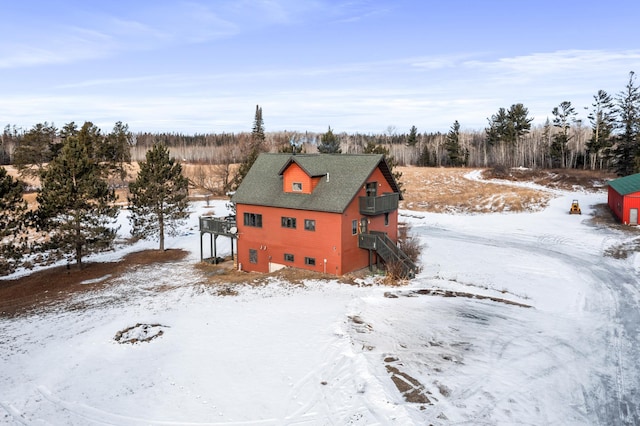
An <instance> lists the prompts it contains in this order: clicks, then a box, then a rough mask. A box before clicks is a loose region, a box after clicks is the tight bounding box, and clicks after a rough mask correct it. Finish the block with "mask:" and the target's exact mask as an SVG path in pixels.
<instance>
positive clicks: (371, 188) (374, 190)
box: [365, 182, 378, 197]
mask: <svg viewBox="0 0 640 426" xmlns="http://www.w3.org/2000/svg"><path fill="white" fill-rule="evenodd" d="M365 189H366V191H367V197H375V196H377V195H378V182H368V183H367V186H366V187H365Z"/></svg>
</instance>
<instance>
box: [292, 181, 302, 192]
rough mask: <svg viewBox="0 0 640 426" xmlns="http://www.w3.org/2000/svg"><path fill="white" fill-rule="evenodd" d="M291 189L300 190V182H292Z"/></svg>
mask: <svg viewBox="0 0 640 426" xmlns="http://www.w3.org/2000/svg"><path fill="white" fill-rule="evenodd" d="M291 189H292V190H293V191H294V192H302V182H293V183H292V184H291Z"/></svg>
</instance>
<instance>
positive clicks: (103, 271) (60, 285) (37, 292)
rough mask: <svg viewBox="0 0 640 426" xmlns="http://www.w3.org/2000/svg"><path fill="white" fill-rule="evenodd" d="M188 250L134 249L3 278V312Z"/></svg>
mask: <svg viewBox="0 0 640 426" xmlns="http://www.w3.org/2000/svg"><path fill="white" fill-rule="evenodd" d="M187 254H188V252H186V251H184V250H165V251H160V250H146V251H141V252H136V253H131V254H129V255H127V256H125V257H124V258H123V259H122V260H120V261H118V262H110V263H98V262H94V263H86V264H84V265H83V268H82V269H78V268H77V267H76V266H75V265H70V267H69V268H67V267H66V266H58V267H55V268H49V269H44V270H42V271H38V272H34V273H32V274H29V275H27V276H24V277H21V278H17V279H13V280H0V316H9V317H11V316H15V315H18V314H22V313H25V312H29V311H31V310H33V309H35V308H38V307H41V306H44V305H50V304H53V303H56V302H58V301H60V300H65V299H67V298H68V297H69V296H70V295H71V294H73V293H76V292H85V291H91V290H96V289H99V288H101V287H103V286H105V285H108V283H109V281H110V280H111V279H113V278H116V277H118V276H120V275H122V274H123V273H124V272H125V271H127V270H128V269H130V268H135V267H136V266H140V265H147V264H151V263H156V262H174V261H178V260H181V259H183V258H184V257H185V256H186V255H187ZM101 278H105V279H104V280H101ZM87 282H89V283H87ZM91 282H93V283H91Z"/></svg>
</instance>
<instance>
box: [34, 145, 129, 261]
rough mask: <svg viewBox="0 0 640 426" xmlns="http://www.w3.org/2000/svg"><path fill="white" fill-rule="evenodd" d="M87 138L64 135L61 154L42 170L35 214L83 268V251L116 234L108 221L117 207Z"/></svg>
mask: <svg viewBox="0 0 640 426" xmlns="http://www.w3.org/2000/svg"><path fill="white" fill-rule="evenodd" d="M90 148H91V147H90V146H88V145H87V138H84V139H81V138H80V137H79V135H76V136H70V137H68V138H66V139H65V142H64V144H63V146H62V149H61V151H60V154H59V155H58V156H57V157H55V158H54V159H53V160H52V161H51V162H50V163H49V166H48V167H47V168H46V169H45V170H44V171H43V172H42V173H41V182H42V189H41V190H40V192H39V193H38V196H37V201H38V204H39V207H38V212H37V214H38V219H39V220H40V225H41V227H42V229H44V230H45V231H47V233H48V235H49V236H50V237H51V243H52V244H51V245H52V246H55V247H57V248H58V249H59V250H60V251H61V252H62V253H63V254H64V255H71V256H72V257H75V261H76V264H77V266H78V268H82V257H83V256H84V255H86V254H87V253H90V252H93V251H99V250H104V249H108V248H110V247H111V245H112V243H113V240H114V238H115V235H116V229H114V228H113V227H112V226H110V225H112V224H113V221H114V218H115V217H116V215H117V213H118V208H117V207H115V206H114V204H113V203H114V202H115V199H116V197H115V193H114V191H113V190H112V189H110V188H109V186H108V185H107V182H106V180H105V179H104V176H103V168H102V167H101V166H100V164H99V163H98V162H97V161H96V160H95V159H94V158H92V156H91V155H90V154H89V152H90Z"/></svg>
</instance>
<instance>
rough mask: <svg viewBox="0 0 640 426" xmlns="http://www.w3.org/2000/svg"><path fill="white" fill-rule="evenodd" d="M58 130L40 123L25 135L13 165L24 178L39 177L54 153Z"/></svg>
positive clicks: (14, 156)
mask: <svg viewBox="0 0 640 426" xmlns="http://www.w3.org/2000/svg"><path fill="white" fill-rule="evenodd" d="M56 135H57V129H56V128H55V126H54V125H53V124H51V125H49V124H47V123H46V122H45V123H44V124H43V123H38V124H36V125H35V126H33V128H32V129H31V130H29V131H28V132H27V133H25V134H24V136H23V137H22V138H21V139H20V141H19V144H18V145H17V146H16V149H15V151H14V153H13V164H14V165H15V166H16V167H17V168H18V170H19V171H20V174H21V175H22V176H25V175H26V176H38V174H40V173H41V172H42V170H43V168H44V164H45V163H47V162H49V161H51V159H52V158H53V157H54V156H55V154H56V153H55V152H53V149H54V145H55V140H56Z"/></svg>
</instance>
